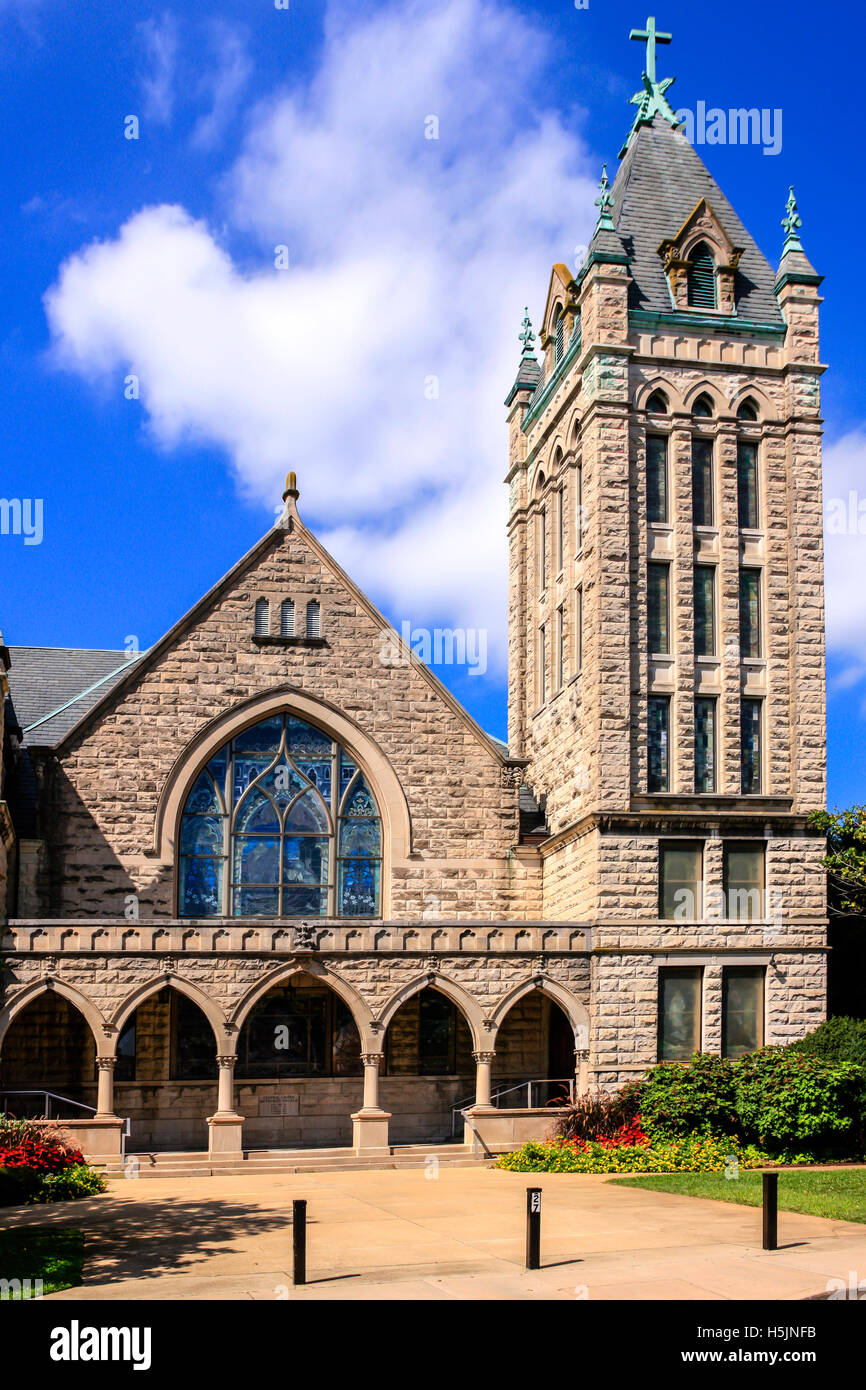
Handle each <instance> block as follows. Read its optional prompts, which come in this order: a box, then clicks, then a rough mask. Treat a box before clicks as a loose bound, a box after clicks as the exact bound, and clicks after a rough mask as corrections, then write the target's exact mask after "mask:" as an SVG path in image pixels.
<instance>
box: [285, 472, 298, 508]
mask: <svg viewBox="0 0 866 1390" xmlns="http://www.w3.org/2000/svg"><path fill="white" fill-rule="evenodd" d="M299 496H300V493H299V492H298V475H297V473H288V474H287V475H286V490H285V492H284V493H283V501H284V502H288V500H289V498H290V497H291V499H292V501H293V502H297V500H298V498H299Z"/></svg>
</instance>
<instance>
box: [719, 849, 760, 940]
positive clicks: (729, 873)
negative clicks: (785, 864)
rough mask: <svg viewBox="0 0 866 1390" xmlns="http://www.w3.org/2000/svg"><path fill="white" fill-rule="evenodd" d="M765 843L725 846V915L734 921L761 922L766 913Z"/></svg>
mask: <svg viewBox="0 0 866 1390" xmlns="http://www.w3.org/2000/svg"><path fill="white" fill-rule="evenodd" d="M765 866H766V846H765V845H764V844H763V842H761V843H757V844H756V843H754V842H752V843H747V844H731V843H728V844H726V845H725V857H724V869H723V876H724V889H725V916H726V917H727V918H728V920H729V921H731V922H759V921H761V920H762V919H763V917H764V916H765V912H764V901H765V886H766V879H765V874H766V867H765Z"/></svg>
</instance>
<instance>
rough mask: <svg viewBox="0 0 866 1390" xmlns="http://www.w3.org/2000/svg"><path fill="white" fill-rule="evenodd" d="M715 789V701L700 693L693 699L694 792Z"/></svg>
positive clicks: (700, 793) (702, 793) (705, 792)
mask: <svg viewBox="0 0 866 1390" xmlns="http://www.w3.org/2000/svg"><path fill="white" fill-rule="evenodd" d="M715 790H716V702H715V700H714V699H712V698H708V697H707V696H704V695H701V696H699V697H698V699H696V700H695V793H696V794H697V795H698V796H705V795H706V794H707V793H708V792H714V791H715Z"/></svg>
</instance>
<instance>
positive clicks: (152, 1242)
mask: <svg viewBox="0 0 866 1390" xmlns="http://www.w3.org/2000/svg"><path fill="white" fill-rule="evenodd" d="M528 1185H535V1186H539V1187H541V1188H542V1190H543V1217H542V1265H543V1267H542V1268H541V1269H540V1270H538V1271H535V1272H528V1271H527V1270H526V1269H525V1268H524V1239H525V1226H524V1222H525V1206H526V1196H525V1193H526V1188H527V1186H528ZM296 1197H304V1198H306V1199H307V1202H308V1255H307V1270H308V1280H309V1282H308V1283H307V1284H306V1286H304V1287H303V1288H298V1289H295V1288H293V1287H292V1284H291V1263H292V1230H291V1210H292V1200H293V1198H296ZM49 1223H56V1224H58V1225H62V1226H72V1225H74V1226H77V1227H79V1228H82V1229H83V1230H84V1231H85V1234H86V1240H87V1260H86V1265H85V1282H84V1284H83V1285H82V1286H81V1287H80V1288H76V1289H69V1290H67V1291H66V1292H65V1293H62V1294H56V1295H53V1297H54V1298H55V1299H60V1300H77V1301H81V1300H103V1299H169V1300H173V1299H258V1300H272V1299H280V1298H282V1299H285V1298H292V1299H412V1300H419V1299H587V1298H588V1299H596V1300H598V1299H605V1300H608V1299H653V1298H662V1299H711V1300H719V1299H732V1298H754V1299H802V1298H809V1297H813V1296H815V1295H817V1294H821V1293H824V1292H825V1291H826V1289H827V1285H828V1281H829V1280H831V1279H842V1280H845V1281H846V1282H847V1279H848V1275H849V1271H851V1270H863V1269H866V1226H863V1225H859V1224H855V1223H851V1222H844V1221H832V1220H825V1219H822V1218H818V1217H812V1216H801V1215H796V1214H793V1213H787V1212H780V1214H779V1244H780V1248H779V1249H778V1250H777V1251H774V1252H772V1253H765V1252H764V1251H762V1250H761V1213H760V1210H759V1209H758V1208H755V1207H739V1206H735V1205H733V1204H729V1203H724V1202H713V1201H707V1200H702V1199H695V1198H689V1197H679V1196H674V1195H671V1194H668V1193H659V1192H647V1191H641V1190H638V1189H635V1188H628V1187H618V1186H614V1185H612V1184H611V1183H610V1181H609V1179H608V1178H606V1177H601V1176H589V1175H583V1174H541V1175H531V1174H524V1173H510V1172H505V1171H501V1170H498V1169H492V1168H452V1169H447V1168H441V1169H440V1170H439V1174H438V1176H437V1177H433V1178H431V1177H428V1176H427V1175H426V1173H425V1171H424V1170H423V1169H412V1170H408V1171H393V1170H392V1171H387V1170H366V1171H355V1172H351V1171H349V1172H339V1173H317V1174H301V1175H295V1174H292V1175H289V1174H286V1175H279V1176H277V1175H272V1176H262V1177H258V1176H254V1177H249V1178H247V1177H244V1176H240V1177H226V1178H190V1179H174V1180H161V1179H153V1180H148V1181H146V1182H145V1181H137V1182H136V1181H128V1180H125V1179H124V1180H117V1181H114V1182H112V1184H111V1187H110V1191H109V1192H107V1193H106V1194H104V1195H103V1196H101V1197H98V1198H94V1199H91V1200H89V1201H81V1202H76V1203H64V1204H58V1205H57V1206H54V1207H51V1208H50V1209H47V1210H46V1209H45V1208H44V1207H43V1208H37V1209H32V1208H31V1209H18V1210H16V1211H14V1212H8V1213H7V1214H6V1224H7V1225H9V1226H23V1225H46V1224H49Z"/></svg>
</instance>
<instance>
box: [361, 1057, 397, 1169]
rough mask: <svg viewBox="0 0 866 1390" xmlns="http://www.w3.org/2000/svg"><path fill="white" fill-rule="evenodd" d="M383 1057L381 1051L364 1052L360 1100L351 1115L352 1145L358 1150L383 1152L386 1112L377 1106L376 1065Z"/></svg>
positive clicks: (380, 1063) (378, 1064)
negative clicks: (361, 1095)
mask: <svg viewBox="0 0 866 1390" xmlns="http://www.w3.org/2000/svg"><path fill="white" fill-rule="evenodd" d="M384 1060H385V1057H384V1054H383V1053H381V1052H365V1053H363V1054H362V1056H361V1061H362V1062H363V1064H364V1101H363V1104H362V1106H361V1109H360V1110H358V1111H356V1113H355V1114H354V1115H353V1116H352V1147H353V1149H354V1150H355V1153H358V1154H361V1153H363V1154H386V1153H388V1152H389V1146H388V1121H389V1120H390V1118H391V1116H390V1114H389V1113H388V1112H387V1111H385V1110H381V1109H380V1108H379V1068H380V1067H381V1065H382V1063H383V1062H384Z"/></svg>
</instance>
